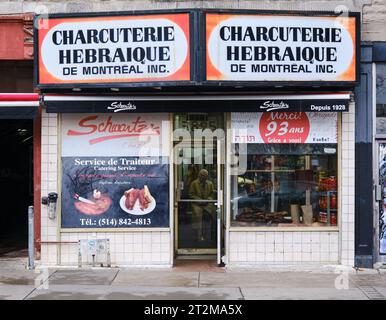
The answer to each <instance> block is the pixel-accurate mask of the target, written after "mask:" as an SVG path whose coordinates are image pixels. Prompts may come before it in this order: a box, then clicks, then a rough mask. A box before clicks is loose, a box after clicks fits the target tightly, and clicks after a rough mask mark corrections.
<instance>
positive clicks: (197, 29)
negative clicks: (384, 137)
mask: <svg viewBox="0 0 386 320" xmlns="http://www.w3.org/2000/svg"><path fill="white" fill-rule="evenodd" d="M178 13H187V14H189V29H190V35H189V40H190V41H189V45H190V80H189V81H162V80H161V81H149V82H143V81H142V82H116V83H114V82H113V83H103V82H101V83H93V84H89V83H70V84H41V83H39V68H38V66H39V63H38V57H39V42H38V40H39V39H38V30H37V28H36V26H37V25H38V20H39V19H41V18H76V17H103V16H125V15H126V16H140V15H154V16H156V15H158V14H159V15H161V14H178ZM207 13H218V14H246V15H248V14H250V15H257V14H270V15H293V16H311V17H312V16H315V17H322V16H330V17H331V16H335V17H338V16H339V15H340V14H339V13H335V12H332V11H289V10H245V9H237V10H234V9H170V10H141V11H122V12H117V11H115V12H92V13H63V14H49V15H37V16H35V18H34V86H35V87H36V88H37V89H39V90H40V91H41V92H45V93H64V92H74V91H80V92H98V93H114V92H117V91H120V92H125V91H126V92H127V91H131V92H133V90H135V92H163V91H166V92H181V91H185V92H192V91H197V90H199V91H201V92H213V91H217V92H222V91H226V92H229V91H230V90H231V91H233V92H237V91H238V92H240V91H261V90H267V88H269V89H270V90H271V91H274V90H282V89H283V88H285V89H286V90H299V89H300V88H305V89H308V88H316V89H331V88H337V89H342V88H350V89H352V88H354V87H355V86H356V85H357V84H358V83H359V82H360V59H361V57H360V43H361V37H360V23H361V14H360V12H344V13H343V14H346V15H347V16H348V17H354V18H355V21H356V23H355V26H356V43H355V46H356V47H355V54H356V65H355V69H356V72H355V75H356V76H355V78H356V79H355V81H239V80H229V81H213V80H207V79H206V21H205V20H206V19H205V17H206V14H207Z"/></svg>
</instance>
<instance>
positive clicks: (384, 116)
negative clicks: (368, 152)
mask: <svg viewBox="0 0 386 320" xmlns="http://www.w3.org/2000/svg"><path fill="white" fill-rule="evenodd" d="M376 85H377V102H376V103H377V125H376V127H377V128H376V130H377V134H386V64H378V65H377V82H376Z"/></svg>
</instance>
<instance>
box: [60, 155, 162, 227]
mask: <svg viewBox="0 0 386 320" xmlns="http://www.w3.org/2000/svg"><path fill="white" fill-rule="evenodd" d="M166 162H167V161H165V160H163V159H162V158H155V157H154V158H153V157H150V158H149V157H148V158H139V157H97V158H96V157H62V228H130V227H134V228H138V227H168V226H169V165H168V164H167V163H166Z"/></svg>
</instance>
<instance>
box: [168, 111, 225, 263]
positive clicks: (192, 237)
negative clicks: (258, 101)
mask: <svg viewBox="0 0 386 320" xmlns="http://www.w3.org/2000/svg"><path fill="white" fill-rule="evenodd" d="M173 124H174V130H175V131H174V139H175V145H174V164H175V165H174V170H175V171H174V186H175V188H174V189H175V195H174V198H175V232H174V234H175V250H176V253H177V254H197V255H202V254H213V255H215V254H216V253H217V260H219V256H220V255H221V248H222V245H221V243H222V239H223V229H222V226H221V223H222V221H223V206H222V203H223V201H222V198H223V194H222V189H223V188H222V185H223V166H222V162H221V161H222V160H221V159H220V157H221V152H220V151H221V150H222V149H223V147H222V145H221V143H220V141H222V142H224V136H225V134H224V131H223V129H224V114H223V113H176V114H174V117H173ZM181 138H182V141H181ZM220 149H221V150H220Z"/></svg>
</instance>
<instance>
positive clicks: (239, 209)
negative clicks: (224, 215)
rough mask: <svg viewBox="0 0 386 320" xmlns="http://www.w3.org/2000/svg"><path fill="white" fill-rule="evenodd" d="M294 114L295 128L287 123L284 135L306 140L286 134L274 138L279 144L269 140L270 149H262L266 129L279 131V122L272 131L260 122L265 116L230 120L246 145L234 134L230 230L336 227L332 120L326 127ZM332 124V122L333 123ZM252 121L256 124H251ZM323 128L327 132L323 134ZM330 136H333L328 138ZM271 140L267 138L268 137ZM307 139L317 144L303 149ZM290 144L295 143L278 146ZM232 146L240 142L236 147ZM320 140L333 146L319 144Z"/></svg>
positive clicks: (309, 116) (312, 118)
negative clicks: (235, 163)
mask: <svg viewBox="0 0 386 320" xmlns="http://www.w3.org/2000/svg"><path fill="white" fill-rule="evenodd" d="M293 114H295V113H293ZM296 114H297V115H298V120H297V121H298V123H297V124H296V125H294V124H293V123H292V122H291V121H287V125H288V127H287V129H288V130H289V131H288V132H291V130H292V132H294V130H293V129H294V128H297V130H298V131H299V132H300V131H303V133H304V132H305V131H307V136H304V135H303V137H292V138H291V137H290V136H289V134H287V135H285V134H282V135H281V136H280V134H278V137H279V138H278V139H276V138H272V140H269V141H273V143H266V142H267V140H266V134H267V133H265V131H264V128H265V127H266V125H265V123H267V126H268V127H272V128H273V127H274V126H277V127H278V128H279V127H284V126H283V125H282V122H278V123H275V125H273V124H272V121H271V122H270V121H268V122H264V121H265V120H264V119H263V118H264V117H267V119H268V118H269V117H271V116H268V115H267V116H265V115H264V116H261V115H257V116H255V119H253V118H254V117H253V116H249V117H246V116H242V115H241V116H237V115H236V116H233V119H232V124H233V125H234V127H238V129H239V132H240V129H241V130H243V129H242V128H241V126H240V125H241V124H244V127H245V129H244V130H245V132H246V134H247V139H243V138H241V137H242V136H241V135H239V134H237V133H236V134H235V131H236V130H233V132H234V133H233V142H234V143H233V144H232V147H233V150H234V152H235V154H236V155H238V157H239V159H240V160H239V163H238V166H239V168H238V171H239V173H238V174H233V175H232V176H231V225H232V226H235V227H241V226H249V227H323V226H336V225H337V220H338V188H337V186H338V181H337V176H338V170H337V169H338V162H337V151H338V145H337V125H336V124H337V115H336V114H332V116H331V119H330V122H327V124H326V121H327V119H324V120H323V121H322V120H321V119H322V118H320V119H319V116H315V115H313V114H312V113H296ZM273 116H274V115H273ZM242 118H244V119H247V120H246V121H247V122H245V121H244V120H242ZM317 118H318V120H316V119H317ZM305 119H306V120H307V121H308V122H306V120H305ZM331 120H336V123H335V124H334V122H331ZM254 121H255V122H257V123H256V124H254ZM299 121H300V122H299ZM327 126H329V128H328V130H329V132H327V131H326V133H325V134H324V133H323V131H324V130H325V129H327ZM323 127H324V128H323ZM334 127H335V128H334ZM254 129H256V130H254ZM331 131H332V132H333V135H332V136H329V135H331ZM256 132H258V134H256ZM274 135H275V134H274V133H273V134H271V133H270V131H269V132H268V137H270V136H274ZM311 136H314V137H316V138H315V139H318V140H319V141H318V142H317V143H308V142H311V141H312V140H313V139H314V138H311ZM285 137H287V138H285ZM292 139H295V141H297V142H299V143H280V142H284V141H286V142H289V141H292ZM237 140H240V142H239V143H237ZM242 140H244V141H242ZM260 140H261V141H260ZM320 140H324V141H326V142H333V143H320ZM248 141H254V142H258V143H248Z"/></svg>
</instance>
